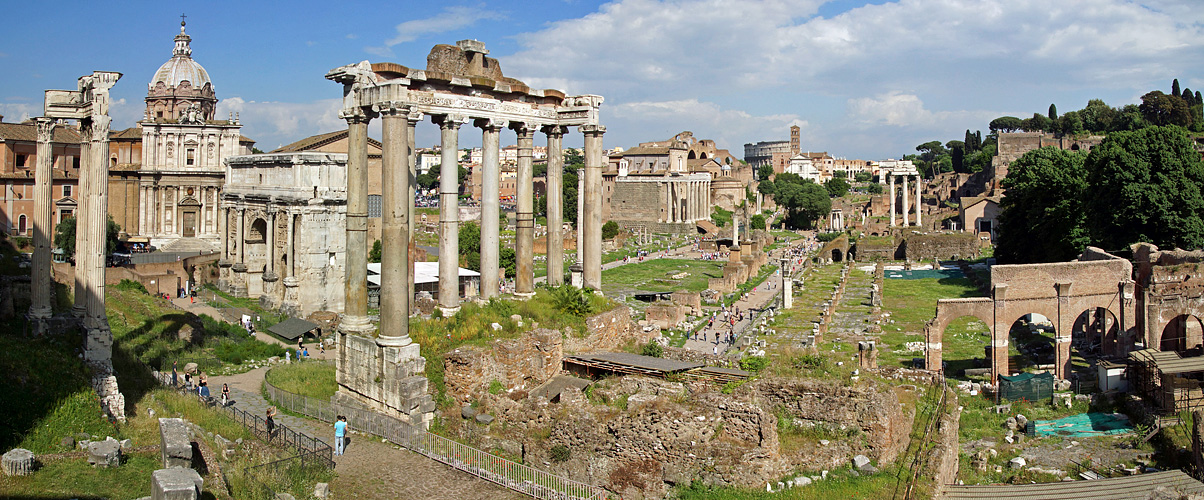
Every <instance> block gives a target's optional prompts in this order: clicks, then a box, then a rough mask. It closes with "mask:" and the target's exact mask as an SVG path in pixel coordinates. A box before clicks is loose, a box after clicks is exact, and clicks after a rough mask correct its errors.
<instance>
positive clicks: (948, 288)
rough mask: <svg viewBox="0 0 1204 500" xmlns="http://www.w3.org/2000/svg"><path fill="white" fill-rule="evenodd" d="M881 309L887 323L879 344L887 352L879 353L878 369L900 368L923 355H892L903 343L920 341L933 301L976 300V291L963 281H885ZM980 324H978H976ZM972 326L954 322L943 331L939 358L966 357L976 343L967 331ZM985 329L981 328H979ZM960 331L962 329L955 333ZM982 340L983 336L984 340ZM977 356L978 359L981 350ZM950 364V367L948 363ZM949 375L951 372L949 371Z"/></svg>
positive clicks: (933, 306)
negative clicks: (943, 336)
mask: <svg viewBox="0 0 1204 500" xmlns="http://www.w3.org/2000/svg"><path fill="white" fill-rule="evenodd" d="M883 288H884V290H883V292H882V309H883V310H886V311H889V312H890V314H891V316H890V318H889V320H888V321H887V322H886V323H885V324H883V325H882V341H883V342H885V343H886V344H888V346H889V348H888V349H883V350H882V351H881V352H880V353H879V357H878V364H879V365H880V366H902V365H903V363H904V362H910V361H911V358H913V357H921V356H923V352H921V351H914V352H904V353H896V352H892V351H898V350H902V349H905V347H904V346H905V345H906V343H907V342H922V341H923V340H924V325H925V324H926V323H928V321H929V320H931V319H932V318H933V317H934V316H935V315H936V301H937V299H955V298H966V297H977V296H979V295H978V290H977V289H976V288H974V285H973V284H972V283H971V281H970V280H969V279H966V278H941V279H918V280H905V279H890V278H888V279H886V280H885V281H884V284H883ZM979 323H980V324H981V322H979ZM972 325H973V324H972V323H962V324H961V325H960V326H959V325H958V323H957V322H955V323H954V324H952V325H950V328H948V329H946V330H945V339H946V340H945V341H944V342H943V347H944V353H946V354H943V357H945V358H947V359H950V360H956V359H961V358H967V359H968V354H970V353H972V352H973V351H974V349H976V347H975V346H977V345H980V344H978V342H980V341H979V340H978V339H977V338H976V337H975V336H974V335H971V334H970V332H971V331H973V329H976V328H978V327H976V326H972ZM983 326H984V327H985V325H983ZM958 328H964V330H958ZM984 338H985V337H984ZM978 356H979V357H981V356H982V351H981V349H979V350H978ZM951 365H952V364H951ZM951 373H952V372H951Z"/></svg>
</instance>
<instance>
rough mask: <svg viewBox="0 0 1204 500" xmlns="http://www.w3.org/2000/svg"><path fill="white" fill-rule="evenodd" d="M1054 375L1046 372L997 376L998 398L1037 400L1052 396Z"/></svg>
mask: <svg viewBox="0 0 1204 500" xmlns="http://www.w3.org/2000/svg"><path fill="white" fill-rule="evenodd" d="M1053 383H1054V376H1053V375H1052V374H1050V373H1048V372H1046V373H1037V374H1033V373H1021V374H1019V375H1016V376H1014V377H1007V376H1004V375H1000V376H999V399H1007V400H1011V401H1016V400H1020V399H1023V400H1026V401H1038V400H1042V399H1049V398H1051V397H1053Z"/></svg>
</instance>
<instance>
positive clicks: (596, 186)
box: [577, 125, 606, 291]
mask: <svg viewBox="0 0 1204 500" xmlns="http://www.w3.org/2000/svg"><path fill="white" fill-rule="evenodd" d="M581 133H583V134H585V193H584V196H583V198H584V202H583V203H584V205H585V213H584V214H578V216H577V217H578V218H579V219H581V218H582V215H584V220H585V224H584V230H583V233H584V234H583V236H585V243H584V245H583V247H582V249H583V250H584V252H585V257H584V258H583V259H582V261H581V262H582V264H583V266H584V269H583V271H582V272H583V276H582V277H583V280H584V281H583V282H584V283H585V286H586V287H587V288H593V289H594V290H598V291H601V290H602V134H604V133H606V127H604V126H602V125H582V126H581Z"/></svg>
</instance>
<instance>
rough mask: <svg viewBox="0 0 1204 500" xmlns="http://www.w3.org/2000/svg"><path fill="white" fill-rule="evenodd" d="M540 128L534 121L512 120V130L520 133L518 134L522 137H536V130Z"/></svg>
mask: <svg viewBox="0 0 1204 500" xmlns="http://www.w3.org/2000/svg"><path fill="white" fill-rule="evenodd" d="M538 128H539V127H538V126H537V125H535V124H534V123H527V122H510V130H513V131H514V133H516V134H518V136H519V137H520V138H521V137H525V138H532V137H535V131H536V130H537V129H538Z"/></svg>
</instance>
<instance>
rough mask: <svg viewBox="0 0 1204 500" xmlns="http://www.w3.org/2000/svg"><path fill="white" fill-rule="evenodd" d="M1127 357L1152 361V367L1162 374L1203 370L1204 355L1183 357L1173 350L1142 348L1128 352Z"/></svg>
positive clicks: (1147, 361)
mask: <svg viewBox="0 0 1204 500" xmlns="http://www.w3.org/2000/svg"><path fill="white" fill-rule="evenodd" d="M1129 357H1130V358H1132V359H1134V360H1137V361H1140V362H1143V363H1150V362H1152V363H1154V367H1155V368H1157V369H1158V371H1160V372H1162V373H1163V374H1164V375H1177V374H1180V373H1194V372H1204V356H1191V357H1187V358H1185V357H1183V355H1181V354H1179V353H1177V352H1175V351H1157V350H1154V349H1142V350H1140V351H1133V352H1131V353H1129Z"/></svg>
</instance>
